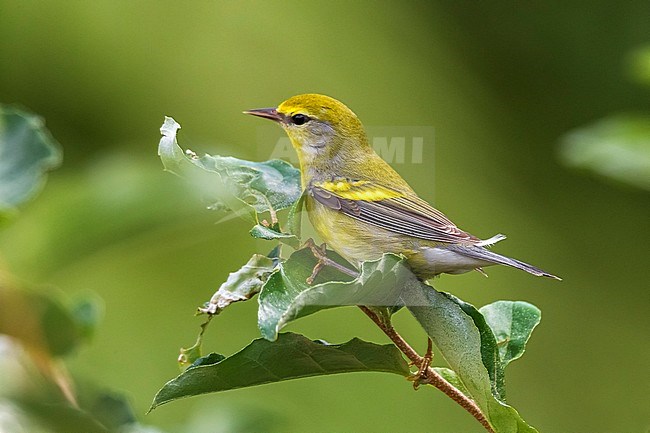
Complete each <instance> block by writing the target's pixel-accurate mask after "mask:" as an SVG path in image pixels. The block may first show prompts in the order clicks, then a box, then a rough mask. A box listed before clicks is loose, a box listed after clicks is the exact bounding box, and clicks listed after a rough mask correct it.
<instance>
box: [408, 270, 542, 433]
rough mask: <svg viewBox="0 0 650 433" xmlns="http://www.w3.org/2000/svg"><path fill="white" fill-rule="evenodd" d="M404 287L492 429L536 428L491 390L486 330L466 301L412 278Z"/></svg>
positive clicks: (509, 432) (500, 432)
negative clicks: (484, 344)
mask: <svg viewBox="0 0 650 433" xmlns="http://www.w3.org/2000/svg"><path fill="white" fill-rule="evenodd" d="M403 288H404V289H403V292H402V293H403V294H402V302H403V303H404V304H405V305H406V306H407V308H408V310H409V311H410V312H411V314H412V315H413V316H414V317H415V318H416V320H417V321H418V322H419V323H420V325H421V326H422V328H423V329H424V330H425V331H426V333H427V334H428V335H429V337H430V338H431V339H432V340H433V342H434V343H435V345H436V346H437V347H438V349H439V350H440V351H441V352H442V355H443V357H444V358H445V359H446V360H447V362H448V363H449V366H450V367H451V369H452V370H454V371H455V373H456V375H457V376H458V380H460V381H461V382H462V384H463V385H464V386H465V392H466V393H467V394H466V395H467V396H468V397H469V398H471V399H472V400H474V401H475V402H476V404H477V405H478V406H479V407H480V408H481V411H482V412H483V413H484V414H485V416H486V417H487V418H488V420H489V422H490V424H491V425H492V427H493V428H494V430H495V431H496V432H497V433H523V432H536V431H537V430H535V429H534V428H533V427H531V426H529V425H528V424H526V423H525V422H524V420H523V419H522V418H521V417H520V416H519V414H518V413H517V411H516V410H515V409H514V408H513V407H512V406H508V405H507V404H505V403H504V402H502V401H500V400H499V398H497V397H495V395H494V394H493V392H494V391H495V385H496V382H495V381H494V380H493V379H492V378H491V377H490V374H489V373H488V369H487V368H486V366H485V365H484V364H483V362H484V357H486V354H489V353H492V349H489V350H487V351H484V350H483V347H482V344H483V341H482V339H483V337H484V336H485V332H484V331H483V332H481V331H479V328H478V327H477V325H476V323H477V322H478V323H479V325H480V320H477V317H471V316H470V315H469V314H467V313H466V312H465V311H464V309H463V307H465V309H467V310H468V311H470V313H472V314H474V313H473V310H474V311H475V309H474V308H473V307H472V308H469V307H468V306H469V304H465V303H462V304H459V302H458V300H456V299H455V298H454V297H452V296H450V295H445V294H442V293H440V292H438V291H436V290H435V289H433V287H430V286H428V285H426V284H424V283H421V282H419V281H417V279H415V278H413V279H412V280H410V281H408V282H407V284H405V285H404V286H403ZM463 304H464V305H463ZM461 305H462V306H461ZM486 326H487V325H486ZM492 338H494V336H492ZM488 340H489V338H488ZM488 348H489V344H488Z"/></svg>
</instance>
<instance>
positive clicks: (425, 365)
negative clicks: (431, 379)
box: [408, 338, 433, 390]
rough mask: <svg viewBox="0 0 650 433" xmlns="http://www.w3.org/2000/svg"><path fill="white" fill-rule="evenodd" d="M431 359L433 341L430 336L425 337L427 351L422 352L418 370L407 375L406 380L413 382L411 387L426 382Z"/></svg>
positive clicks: (415, 387) (416, 387)
mask: <svg viewBox="0 0 650 433" xmlns="http://www.w3.org/2000/svg"><path fill="white" fill-rule="evenodd" d="M432 359H433V341H431V339H430V338H428V339H427V353H425V354H424V357H423V358H422V362H421V363H420V365H419V367H418V371H417V372H416V373H415V374H412V375H411V376H409V377H408V380H410V381H411V382H413V389H416V390H417V389H418V388H419V387H420V385H421V384H423V383H427V382H428V378H427V371H428V370H429V366H430V365H431V360H432Z"/></svg>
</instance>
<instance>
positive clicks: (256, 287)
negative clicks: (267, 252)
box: [199, 254, 276, 314]
mask: <svg viewBox="0 0 650 433" xmlns="http://www.w3.org/2000/svg"><path fill="white" fill-rule="evenodd" d="M275 267H276V265H275V261H274V260H273V259H271V258H269V257H266V256H262V255H260V254H255V255H253V257H251V258H250V260H249V261H248V263H246V264H245V265H244V266H242V267H241V268H240V269H239V270H237V271H236V272H232V273H231V274H230V275H228V279H227V280H226V282H225V283H223V284H222V285H221V287H219V290H217V292H216V293H215V294H214V295H212V299H210V302H208V303H207V304H206V306H205V307H204V308H200V309H199V311H201V312H202V313H207V314H219V313H220V312H221V311H222V310H223V309H224V308H226V307H227V306H228V305H230V304H232V303H233V302H239V301H245V300H247V299H250V298H252V297H253V296H254V295H256V294H257V293H258V292H259V291H260V289H261V288H262V285H263V284H264V283H265V282H266V280H267V279H268V277H269V275H270V274H271V273H272V272H273V270H274V269H275Z"/></svg>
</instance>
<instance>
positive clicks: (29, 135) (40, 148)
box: [0, 105, 61, 219]
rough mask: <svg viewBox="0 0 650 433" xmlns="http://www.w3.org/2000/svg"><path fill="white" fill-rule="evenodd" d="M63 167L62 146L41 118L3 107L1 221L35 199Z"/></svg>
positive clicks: (0, 109) (0, 115)
mask: <svg viewBox="0 0 650 433" xmlns="http://www.w3.org/2000/svg"><path fill="white" fill-rule="evenodd" d="M60 163H61V149H60V146H59V144H58V143H57V142H56V141H55V140H54V139H53V138H52V136H51V135H50V133H49V131H48V130H47V129H46V128H45V126H44V122H43V120H42V119H41V118H40V117H38V116H36V115H34V114H31V113H27V112H25V111H22V110H19V109H17V108H14V107H8V106H4V105H0V219H2V218H6V217H9V216H10V215H12V214H14V213H15V212H16V209H15V208H16V206H18V205H19V204H21V203H23V202H25V201H26V200H28V199H29V198H30V197H32V196H34V195H35V194H36V193H37V192H38V191H39V190H40V189H41V187H42V186H43V183H44V182H45V176H46V173H47V171H49V170H51V169H53V168H55V167H57V166H58V165H59V164H60Z"/></svg>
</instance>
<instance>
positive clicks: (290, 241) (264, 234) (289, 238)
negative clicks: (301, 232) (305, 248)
mask: <svg viewBox="0 0 650 433" xmlns="http://www.w3.org/2000/svg"><path fill="white" fill-rule="evenodd" d="M250 234H251V236H253V237H254V238H258V239H266V240H269V241H275V240H277V241H280V242H282V243H285V244H287V245H289V246H290V247H293V248H294V249H295V248H298V246H299V245H300V241H299V240H298V238H297V237H296V236H295V235H292V234H289V233H282V232H280V231H278V230H276V227H267V226H264V225H262V224H256V225H255V226H254V227H253V228H252V229H251V231H250Z"/></svg>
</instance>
